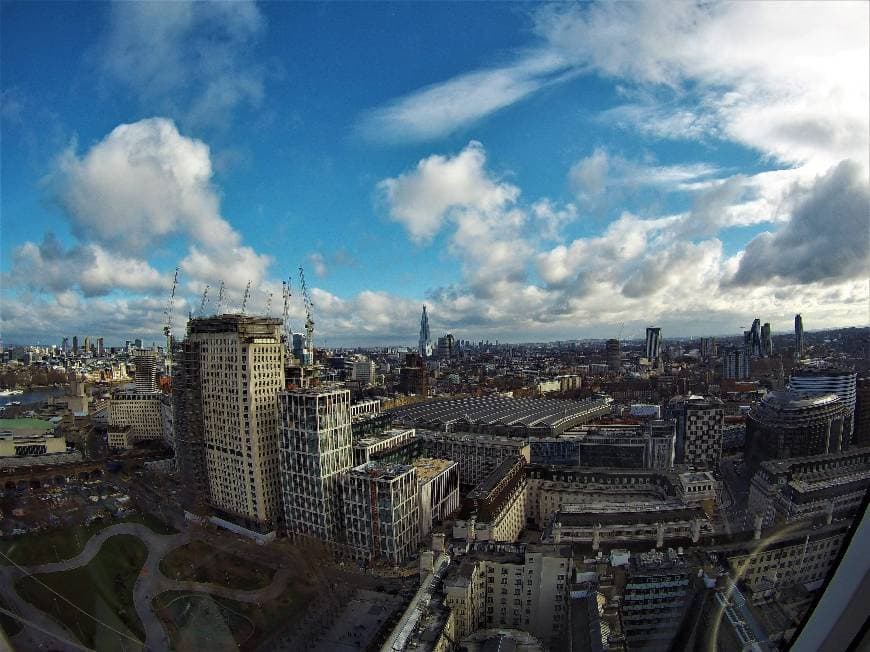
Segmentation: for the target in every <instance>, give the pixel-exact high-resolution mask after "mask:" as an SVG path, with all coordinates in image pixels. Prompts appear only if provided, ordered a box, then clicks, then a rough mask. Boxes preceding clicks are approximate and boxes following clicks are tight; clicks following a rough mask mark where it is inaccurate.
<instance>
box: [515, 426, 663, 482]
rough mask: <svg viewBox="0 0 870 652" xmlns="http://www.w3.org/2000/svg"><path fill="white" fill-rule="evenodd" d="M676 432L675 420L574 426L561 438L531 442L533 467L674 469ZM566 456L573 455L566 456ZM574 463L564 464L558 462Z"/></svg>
mask: <svg viewBox="0 0 870 652" xmlns="http://www.w3.org/2000/svg"><path fill="white" fill-rule="evenodd" d="M675 445H676V429H675V424H674V422H673V421H672V420H650V421H647V422H646V423H643V424H601V425H598V424H591V425H584V426H575V427H574V428H570V429H569V430H566V431H565V432H564V433H563V434H562V435H561V436H560V437H559V438H557V439H555V440H554V439H551V438H545V439H531V440H529V447H530V451H531V459H532V463H533V464H560V463H565V464H568V465H571V466H583V467H612V468H623V469H662V470H667V469H670V468H671V467H673V465H674V453H675ZM563 451H564V452H567V451H570V453H568V454H567V455H565V454H564V453H563ZM574 451H576V453H575V454H574V455H573V459H566V460H565V461H564V462H563V461H561V460H560V459H559V457H560V456H562V457H563V458H567V457H569V456H570V455H571V454H572V453H574Z"/></svg>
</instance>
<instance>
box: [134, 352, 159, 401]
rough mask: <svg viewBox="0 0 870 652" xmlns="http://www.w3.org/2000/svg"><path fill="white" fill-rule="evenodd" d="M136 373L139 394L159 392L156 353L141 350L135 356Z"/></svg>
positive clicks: (135, 380) (135, 379)
mask: <svg viewBox="0 0 870 652" xmlns="http://www.w3.org/2000/svg"><path fill="white" fill-rule="evenodd" d="M133 364H134V365H135V367H136V371H135V372H134V374H133V380H134V382H135V383H136V391H137V392H156V391H157V354H156V353H155V352H154V351H146V350H140V351H137V352H136V355H135V356H133Z"/></svg>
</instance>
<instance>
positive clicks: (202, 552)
mask: <svg viewBox="0 0 870 652" xmlns="http://www.w3.org/2000/svg"><path fill="white" fill-rule="evenodd" d="M160 571H161V572H162V573H163V574H164V575H166V577H168V578H169V579H172V580H175V579H178V580H193V581H196V582H212V583H214V584H220V585H221V586H226V587H229V588H231V589H242V590H246V591H247V590H253V589H262V588H264V587H266V586H269V584H270V583H271V581H272V578H273V577H274V575H275V571H274V570H272V569H271V568H268V567H266V566H262V565H260V564H257V563H254V562H252V561H250V560H248V559H243V558H241V557H238V556H236V555H234V554H232V553H226V552H223V551H221V550H217V549H215V548H213V547H212V546H210V545H208V544H207V543H204V542H202V541H191V542H190V543H188V544H186V545H184V546H181V547H180V548H176V549H175V550H173V551H171V552H170V553H169V554H168V555H166V556H165V557H164V558H163V560H162V561H161V562H160Z"/></svg>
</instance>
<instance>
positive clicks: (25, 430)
mask: <svg viewBox="0 0 870 652" xmlns="http://www.w3.org/2000/svg"><path fill="white" fill-rule="evenodd" d="M54 427H55V424H53V423H51V422H50V421H44V420H42V419H0V431H4V430H8V431H9V432H11V433H12V434H14V435H34V434H45V433H49V432H51V431H53V430H54Z"/></svg>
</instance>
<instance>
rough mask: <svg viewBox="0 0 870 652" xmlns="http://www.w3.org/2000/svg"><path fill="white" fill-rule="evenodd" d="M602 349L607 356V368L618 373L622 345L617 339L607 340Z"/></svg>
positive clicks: (620, 364)
mask: <svg viewBox="0 0 870 652" xmlns="http://www.w3.org/2000/svg"><path fill="white" fill-rule="evenodd" d="M604 351H605V356H606V358H607V369H608V370H609V371H611V372H613V373H619V371H620V370H621V369H622V347H621V346H620V343H619V340H615V339H613V340H607V344H605V347H604Z"/></svg>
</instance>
